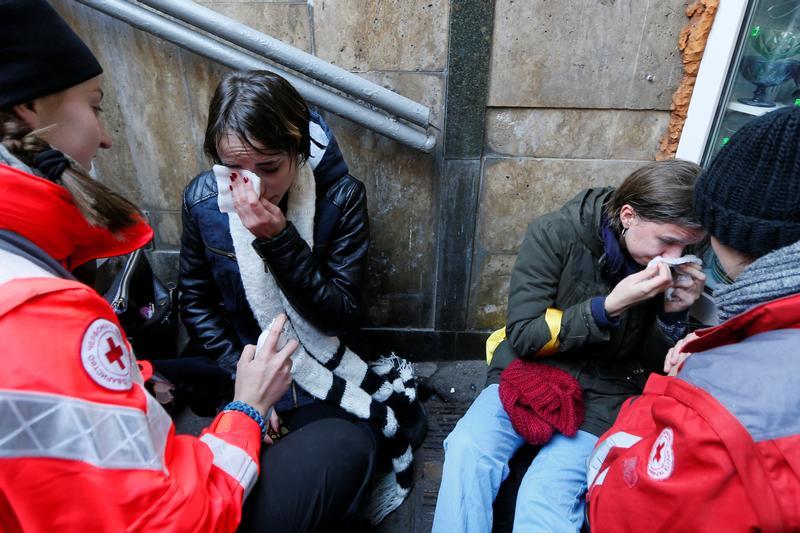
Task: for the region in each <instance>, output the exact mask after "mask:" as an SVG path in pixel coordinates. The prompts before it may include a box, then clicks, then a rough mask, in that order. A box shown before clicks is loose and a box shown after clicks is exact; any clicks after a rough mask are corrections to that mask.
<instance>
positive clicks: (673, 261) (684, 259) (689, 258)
mask: <svg viewBox="0 0 800 533" xmlns="http://www.w3.org/2000/svg"><path fill="white" fill-rule="evenodd" d="M658 263H664V264H665V265H669V266H676V265H685V264H686V263H694V264H696V265H700V266H703V260H702V259H700V258H699V257H697V256H696V255H691V254H690V255H684V256H681V257H661V256H660V255H659V256H658V257H654V258H653V259H651V260H650V262H649V263H647V268H650V267H651V266H653V265H657V264H658ZM674 275H675V281H687V280H690V279H692V277H691V276H689V275H688V274H683V273H681V272H679V271H674ZM674 293H675V289H674V288H672V287H670V288H669V289H667V290H666V292H665V293H664V298H665V299H667V300H673V299H674V298H673V295H674Z"/></svg>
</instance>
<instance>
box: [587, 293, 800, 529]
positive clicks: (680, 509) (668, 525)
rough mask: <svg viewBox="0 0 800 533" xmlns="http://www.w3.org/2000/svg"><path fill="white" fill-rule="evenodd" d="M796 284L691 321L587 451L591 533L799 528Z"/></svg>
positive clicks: (799, 314)
mask: <svg viewBox="0 0 800 533" xmlns="http://www.w3.org/2000/svg"><path fill="white" fill-rule="evenodd" d="M798 328H800V295H794V296H789V297H786V298H782V299H779V300H774V301H771V302H768V303H766V304H763V305H760V306H758V307H755V308H753V309H751V310H750V311H748V312H746V313H743V314H741V315H738V316H736V317H733V318H731V319H730V320H728V321H726V322H724V323H723V324H721V325H719V326H717V327H714V328H710V329H707V330H703V331H701V332H698V334H699V335H700V338H699V339H697V340H695V341H693V342H692V343H690V344H688V345H687V346H686V349H687V350H688V351H690V352H693V353H694V355H693V356H691V357H690V358H689V359H687V360H686V362H685V364H684V366H683V368H681V371H680V373H679V374H678V377H677V378H668V377H664V376H652V377H651V378H650V380H649V381H648V383H647V386H646V387H645V390H644V393H643V394H642V396H640V397H636V398H632V399H631V400H628V401H627V402H626V404H625V405H624V406H623V408H622V410H621V411H620V413H619V416H618V417H617V421H616V422H615V423H614V425H613V426H612V428H611V429H610V430H609V431H608V432H607V433H606V434H604V435H603V436H602V437H601V438H600V440H599V441H598V444H597V447H596V448H595V451H594V453H593V455H592V456H591V458H590V462H589V472H588V479H587V482H588V486H589V492H588V495H587V498H588V501H589V522H590V525H591V527H592V531H593V532H599V533H605V532H608V531H612V532H617V531H631V532H634V531H636V532H638V531H692V532H717V531H736V532H739V531H763V532H776V533H777V532H784V531H800V505H798V503H800V419H799V418H798V416H797V414H798V413H800V394H798V392H797V391H798V390H800V355H799V354H800V329H798Z"/></svg>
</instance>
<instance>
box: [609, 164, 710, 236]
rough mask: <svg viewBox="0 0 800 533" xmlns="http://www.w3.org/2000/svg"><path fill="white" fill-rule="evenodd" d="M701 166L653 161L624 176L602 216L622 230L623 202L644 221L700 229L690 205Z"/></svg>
mask: <svg viewBox="0 0 800 533" xmlns="http://www.w3.org/2000/svg"><path fill="white" fill-rule="evenodd" d="M702 170H703V169H702V168H701V167H700V166H699V165H696V164H694V163H692V162H690V161H684V160H682V159H671V160H668V161H654V162H652V163H648V164H647V165H645V166H643V167H641V168H639V169H637V170H635V171H634V172H633V173H631V175H630V176H628V177H627V178H625V181H623V182H622V185H620V186H619V187H618V188H617V189H616V190H615V191H614V193H613V194H612V195H611V198H609V200H608V202H606V205H605V215H606V218H608V222H609V224H611V227H612V228H613V229H614V231H615V232H616V233H617V235H620V234H621V233H622V223H621V222H620V219H619V215H620V211H621V210H622V207H623V206H624V205H625V204H628V205H630V206H631V207H633V209H634V211H636V214H637V215H638V216H639V217H640V218H642V219H644V220H647V221H650V222H657V223H660V224H667V223H669V224H677V225H678V226H682V227H684V228H690V229H702V228H703V225H702V224H701V223H700V220H699V219H698V218H697V215H695V213H694V210H693V208H692V203H693V193H694V184H695V182H696V181H697V177H698V176H699V175H700V172H701V171H702Z"/></svg>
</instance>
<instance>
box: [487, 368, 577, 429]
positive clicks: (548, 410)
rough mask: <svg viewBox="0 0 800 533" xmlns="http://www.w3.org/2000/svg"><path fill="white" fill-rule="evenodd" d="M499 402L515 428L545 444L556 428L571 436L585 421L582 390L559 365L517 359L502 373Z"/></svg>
mask: <svg viewBox="0 0 800 533" xmlns="http://www.w3.org/2000/svg"><path fill="white" fill-rule="evenodd" d="M500 401H501V402H502V403H503V408H505V410H506V413H508V417H509V418H510V419H511V423H512V425H513V426H514V429H515V430H516V431H517V433H519V434H520V435H522V437H524V438H525V440H526V441H528V442H529V443H531V444H544V443H546V442H547V441H549V440H550V437H552V436H553V430H554V429H556V430H558V431H560V432H561V433H562V434H564V435H566V436H568V437H572V436H574V435H575V433H577V432H578V428H579V427H580V425H581V424H582V423H583V414H584V413H583V391H582V390H581V386H580V384H579V383H578V381H577V380H576V379H575V378H573V377H572V376H570V375H569V374H567V373H566V372H564V371H563V370H561V369H559V368H555V367H553V366H550V365H546V364H543V363H533V362H530V361H524V360H522V359H517V360H515V361H514V362H512V363H511V364H510V365H508V368H506V369H505V370H504V371H503V373H502V374H501V375H500Z"/></svg>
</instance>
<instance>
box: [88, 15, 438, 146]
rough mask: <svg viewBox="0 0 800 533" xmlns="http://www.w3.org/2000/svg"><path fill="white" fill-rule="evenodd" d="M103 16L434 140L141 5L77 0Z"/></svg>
mask: <svg viewBox="0 0 800 533" xmlns="http://www.w3.org/2000/svg"><path fill="white" fill-rule="evenodd" d="M78 2H80V3H82V4H85V5H87V6H89V7H91V8H94V9H96V10H97V11H100V12H102V13H105V14H106V15H109V16H111V17H114V18H117V19H119V20H122V21H124V22H127V23H128V24H130V25H132V26H134V27H136V28H138V29H140V30H142V31H146V32H148V33H152V34H153V35H156V36H158V37H160V38H162V39H164V40H166V41H169V42H171V43H173V44H176V45H178V46H180V47H183V48H186V49H187V50H191V51H192V52H195V53H197V54H200V55H202V56H205V57H207V58H209V59H211V60H213V61H216V62H218V63H221V64H223V65H226V66H228V67H231V68H234V69H237V70H269V71H271V72H274V73H276V74H278V75H280V76H283V77H284V78H286V80H287V81H289V83H291V84H292V85H294V87H295V88H296V89H297V92H299V93H300V94H301V95H302V96H303V98H305V99H306V100H307V101H308V102H309V103H311V104H314V105H317V106H319V107H321V108H323V109H326V110H328V111H330V112H332V113H335V114H337V115H339V116H341V117H344V118H346V119H348V120H352V121H353V122H356V123H358V124H361V125H362V126H364V127H366V128H369V129H371V130H373V131H376V132H377V133H380V134H382V135H385V136H386V137H389V138H390V139H394V140H396V141H399V142H401V143H403V144H407V145H409V146H411V147H412V148H416V149H417V150H421V151H423V152H430V151H432V150H433V147H434V145H435V144H436V138H435V137H433V136H430V135H427V134H426V133H425V132H423V131H420V130H417V129H414V128H412V127H411V126H408V125H406V124H402V123H400V122H398V121H397V120H396V119H393V118H391V117H387V116H386V115H383V114H381V113H378V112H377V111H374V110H372V109H368V108H366V107H364V106H362V105H359V104H357V103H355V102H353V101H351V100H348V99H347V98H345V97H343V96H340V95H338V94H335V93H333V92H331V91H328V90H326V89H324V88H323V87H320V86H318V85H314V84H313V83H310V82H308V81H306V80H304V79H302V78H300V77H298V76H295V75H292V74H289V73H287V72H284V71H282V70H280V69H278V68H275V67H274V66H272V65H270V64H269V63H266V62H265V61H261V60H258V59H256V58H255V57H253V56H250V55H248V54H246V53H244V52H241V51H239V50H236V49H234V48H233V47H231V46H229V45H227V44H224V43H222V42H219V41H216V40H214V39H212V38H210V37H207V36H205V35H201V34H200V33H198V32H196V31H194V30H191V29H189V28H186V27H184V26H181V25H180V24H178V23H177V22H173V21H171V20H167V19H166V18H164V17H162V16H160V15H158V14H156V13H154V12H152V11H150V10H148V9H145V8H143V7H141V6H138V5H134V4H131V3H129V2H126V1H124V0H78Z"/></svg>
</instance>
